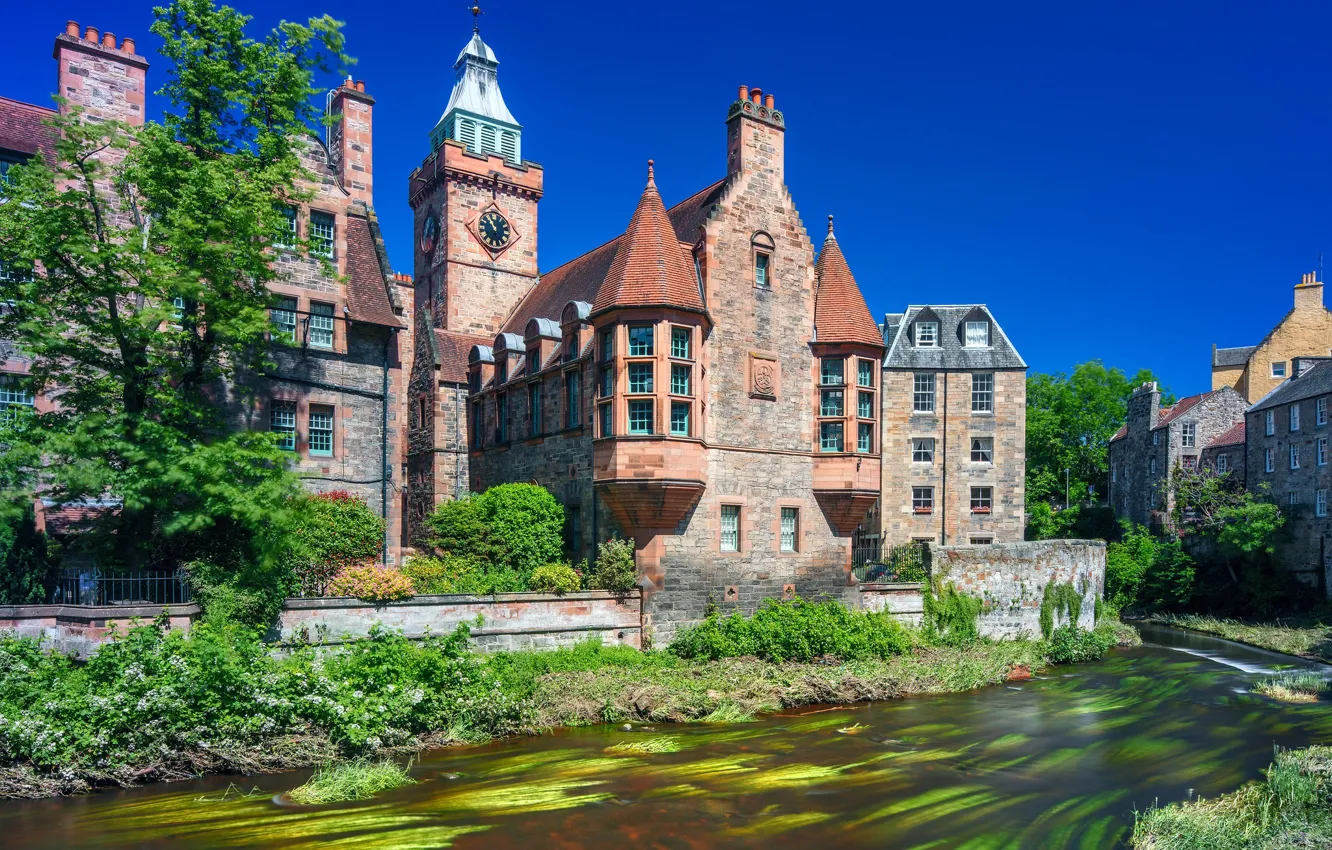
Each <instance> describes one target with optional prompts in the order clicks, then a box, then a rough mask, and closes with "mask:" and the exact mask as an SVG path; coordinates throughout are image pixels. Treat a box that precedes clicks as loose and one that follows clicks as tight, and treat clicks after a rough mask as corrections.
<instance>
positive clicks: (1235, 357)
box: [1212, 345, 1258, 366]
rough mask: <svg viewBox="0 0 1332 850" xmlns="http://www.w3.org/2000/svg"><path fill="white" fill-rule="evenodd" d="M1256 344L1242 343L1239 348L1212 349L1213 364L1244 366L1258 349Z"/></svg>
mask: <svg viewBox="0 0 1332 850" xmlns="http://www.w3.org/2000/svg"><path fill="white" fill-rule="evenodd" d="M1257 347H1258V346H1256V345H1242V346H1239V347H1237V348H1217V349H1214V350H1213V351H1212V365H1213V366H1243V365H1244V364H1245V363H1248V362H1249V357H1250V356H1251V355H1252V354H1253V352H1254V351H1255V350H1256V349H1257Z"/></svg>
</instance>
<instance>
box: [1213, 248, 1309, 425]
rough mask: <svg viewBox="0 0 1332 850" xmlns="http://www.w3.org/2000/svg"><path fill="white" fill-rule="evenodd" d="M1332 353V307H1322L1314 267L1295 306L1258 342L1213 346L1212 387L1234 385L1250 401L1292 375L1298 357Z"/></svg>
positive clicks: (1298, 290)
mask: <svg viewBox="0 0 1332 850" xmlns="http://www.w3.org/2000/svg"><path fill="white" fill-rule="evenodd" d="M1328 355H1332V311H1329V310H1328V309H1327V308H1326V307H1324V306H1323V282H1322V281H1321V280H1319V279H1318V275H1317V273H1315V272H1309V273H1308V274H1306V275H1304V276H1303V278H1302V279H1301V280H1300V282H1299V284H1298V285H1297V286H1296V287H1295V306H1294V307H1292V308H1291V310H1290V312H1289V313H1287V314H1286V315H1285V316H1284V317H1283V318H1282V319H1281V321H1280V322H1277V325H1276V327H1274V328H1272V330H1271V331H1269V332H1268V334H1267V336H1265V337H1263V340H1262V342H1260V343H1258V344H1257V345H1251V346H1241V347H1238V348H1217V347H1216V346H1215V345H1213V346H1212V389H1214V390H1218V389H1220V388H1222V387H1234V388H1235V390H1236V391H1237V392H1238V393H1239V394H1240V395H1242V396H1244V399H1245V401H1247V402H1249V404H1253V403H1254V402H1256V401H1258V400H1259V399H1260V398H1262V397H1263V396H1265V395H1267V394H1268V393H1269V392H1271V391H1272V390H1273V389H1275V388H1276V387H1277V386H1278V385H1279V384H1281V383H1282V382H1283V381H1285V380H1286V379H1287V378H1289V377H1290V373H1291V369H1292V361H1293V360H1294V359H1295V358H1296V357H1327V356H1328Z"/></svg>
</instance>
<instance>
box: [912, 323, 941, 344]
mask: <svg viewBox="0 0 1332 850" xmlns="http://www.w3.org/2000/svg"><path fill="white" fill-rule="evenodd" d="M938 346H939V323H938V322H916V347H917V348H938Z"/></svg>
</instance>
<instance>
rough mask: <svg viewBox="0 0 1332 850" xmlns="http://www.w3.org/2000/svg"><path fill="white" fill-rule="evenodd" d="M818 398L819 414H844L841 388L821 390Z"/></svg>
mask: <svg viewBox="0 0 1332 850" xmlns="http://www.w3.org/2000/svg"><path fill="white" fill-rule="evenodd" d="M820 395H821V398H820V400H819V415H820V416H843V415H845V410H846V408H845V405H844V396H843V392H842V390H822V391H821V393H820Z"/></svg>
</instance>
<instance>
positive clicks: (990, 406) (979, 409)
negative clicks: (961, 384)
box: [971, 372, 994, 414]
mask: <svg viewBox="0 0 1332 850" xmlns="http://www.w3.org/2000/svg"><path fill="white" fill-rule="evenodd" d="M987 385H988V386H987ZM971 412H972V413H988V414H993V413H994V373H993V372H972V373H971Z"/></svg>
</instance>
